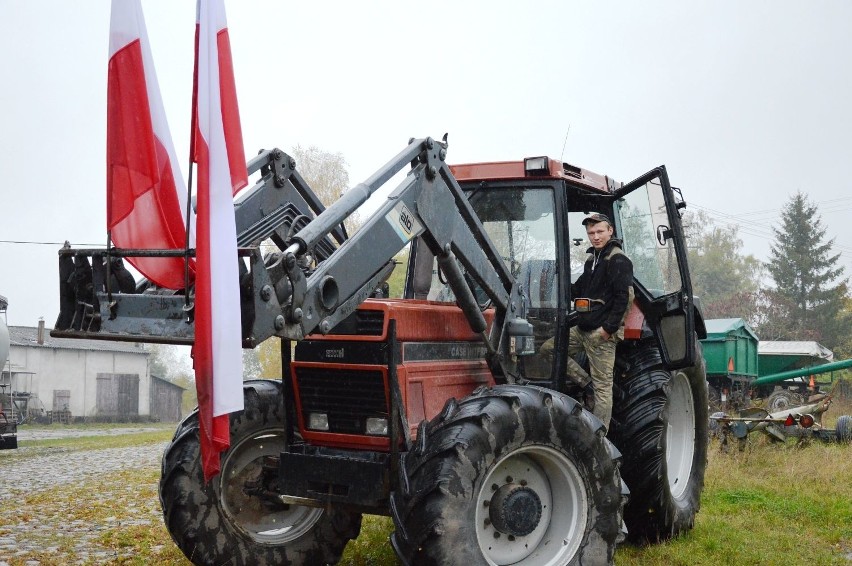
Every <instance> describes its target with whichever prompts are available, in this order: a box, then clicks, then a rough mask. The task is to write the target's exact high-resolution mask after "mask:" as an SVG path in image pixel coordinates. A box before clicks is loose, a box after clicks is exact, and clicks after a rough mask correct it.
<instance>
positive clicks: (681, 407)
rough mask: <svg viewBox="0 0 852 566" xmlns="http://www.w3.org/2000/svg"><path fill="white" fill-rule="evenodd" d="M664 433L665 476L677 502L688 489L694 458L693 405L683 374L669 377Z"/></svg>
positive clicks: (686, 378) (690, 388) (685, 377)
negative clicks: (666, 421) (669, 384)
mask: <svg viewBox="0 0 852 566" xmlns="http://www.w3.org/2000/svg"><path fill="white" fill-rule="evenodd" d="M668 416H669V418H668V428H667V430H666V475H667V476H668V480H669V491H670V492H671V494H672V496H673V497H674V498H675V499H680V498H681V497H682V496H683V494H684V493H685V492H686V489H687V487H688V486H689V476H690V475H691V474H692V461H693V457H694V455H695V401H694V400H693V397H692V387H691V386H690V384H689V378H688V377H687V376H686V374H685V373H683V372H682V371H679V372H677V373H675V374H674V375H673V376H672V381H671V390H670V392H669V406H668Z"/></svg>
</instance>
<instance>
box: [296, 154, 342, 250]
mask: <svg viewBox="0 0 852 566" xmlns="http://www.w3.org/2000/svg"><path fill="white" fill-rule="evenodd" d="M292 154H293V158H294V159H295V160H296V171H298V172H299V174H300V175H301V176H302V178H304V179H305V181H307V183H308V186H310V187H311V190H313V191H314V192H315V193H316V195H317V196H318V197H319V199H320V200H321V201H322V203H323V204H324V205H325V206H330V205H331V204H332V203H334V202H335V201H336V200H337V199H339V198H340V197H341V196H342V195H343V193H345V192H346V189H348V188H349V171H348V170H347V169H346V159H344V157H343V154H342V153H339V152H338V153H330V152H328V151H325V150H323V149H320V148H318V147H317V146H315V145H312V146H310V147H302V146H301V145H297V146H295V147H294V148H293V149H292ZM344 224H345V225H346V230H347V231H348V232H349V233H350V234H352V233H353V232H354V231H355V230H356V229H357V228H358V217H357V213H356V214H355V215H353V217H352V218H349V219H347V220H346V221H344Z"/></svg>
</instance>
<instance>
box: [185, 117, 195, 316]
mask: <svg viewBox="0 0 852 566" xmlns="http://www.w3.org/2000/svg"><path fill="white" fill-rule="evenodd" d="M193 120H194V118H193ZM191 144H192V142H190V145H191ZM191 217H192V157H190V158H189V180H188V182H187V186H186V245H185V246H184V248H183V282H184V286H183V311H184V313H185V314H186V321H187V322H190V321H191V320H192V303H191V302H190V300H189V233H190V226H191V225H190V219H191Z"/></svg>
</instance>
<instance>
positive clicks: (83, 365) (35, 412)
mask: <svg viewBox="0 0 852 566" xmlns="http://www.w3.org/2000/svg"><path fill="white" fill-rule="evenodd" d="M9 334H10V338H11V347H10V352H9V364H7V365H6V367H5V368H4V372H3V374H2V375H0V386H2V387H3V391H4V393H6V394H7V395H9V394H10V393H11V395H12V397H13V398H14V399H16V401H17V404H18V405H19V406H22V405H24V404H26V405H27V408H28V414H29V416H30V417H34V416H45V415H47V414H48V412H49V411H64V410H68V411H70V412H71V417H72V418H79V417H86V418H97V419H98V420H120V421H125V420H136V419H139V418H141V419H143V420H144V419H147V418H149V417H150V415H151V392H152V389H153V388H152V383H151V372H150V368H149V361H148V357H149V352H148V351H147V350H145V349H144V348H143V347H142V345H141V344H134V343H124V342H110V341H102V340H72V339H67V338H51V337H50V335H49V331H48V330H47V329H45V328H44V325H43V323H40V325H39V327H38V328H32V327H25V326H10V327H9Z"/></svg>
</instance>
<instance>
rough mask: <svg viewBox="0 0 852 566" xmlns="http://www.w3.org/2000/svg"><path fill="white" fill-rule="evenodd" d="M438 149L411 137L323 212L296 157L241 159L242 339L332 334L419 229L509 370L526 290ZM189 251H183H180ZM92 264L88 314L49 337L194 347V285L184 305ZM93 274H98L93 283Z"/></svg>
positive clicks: (498, 361)
mask: <svg viewBox="0 0 852 566" xmlns="http://www.w3.org/2000/svg"><path fill="white" fill-rule="evenodd" d="M446 152H447V144H446V143H445V142H438V141H435V140H433V139H431V138H426V139H419V140H412V141H411V142H410V143H409V145H408V147H406V148H405V149H404V150H403V151H401V152H400V153H399V154H397V155H396V156H395V157H394V158H393V159H391V160H390V161H389V162H388V163H386V164H385V165H384V166H383V167H382V168H380V169H379V170H378V171H376V172H375V173H374V174H373V175H372V176H371V177H369V178H368V179H367V180H366V181H364V182H363V183H361V184H359V185H357V186H355V187H353V188H352V189H350V190H349V191H347V192H346V193H345V194H344V195H343V196H342V197H341V198H340V199H339V200H338V201H336V202H335V203H334V204H332V205H331V206H329V207H328V208H324V207H323V205H322V203H321V202H320V200H319V199H318V198H317V197H316V195H315V194H314V193H313V191H311V189H310V188H309V187H308V186H307V184H306V183H305V182H304V180H303V179H302V178H301V176H300V175H299V174H298V173H297V172H296V171H295V164H294V162H293V160H292V159H291V158H290V157H289V156H287V155H286V154H284V153H283V152H281V151H280V150H270V151H263V152H261V153H260V154H259V155H258V156H257V157H256V158H255V159H253V160H252V161H250V162H249V163H248V166H247V167H248V170H249V173H250V174H251V173H255V172H260V173H261V177H260V180H259V181H258V182H257V183H256V184H255V185H254V186H253V187H251V188H250V189H249V190H247V191H246V192H245V193H244V194H243V195H241V196H240V198H239V199H238V200H237V201H236V202H235V214H236V220H237V222H236V224H237V241H238V245H239V246H241V247H240V255H241V256H242V257H244V258H247V263H248V265H246V263H245V261H240V269H241V281H240V290H241V306H242V327H243V345H244V346H245V347H254V346H256V345H257V344H260V343H261V342H263V341H264V340H266V339H267V338H269V337H271V336H280V337H282V338H287V339H290V340H302V339H304V338H305V337H306V336H307V335H309V334H311V333H316V332H319V333H323V334H327V333H329V332H330V331H331V330H332V329H333V328H334V327H335V325H337V324H338V323H339V322H341V321H342V320H343V319H345V318H346V317H347V316H349V315H350V314H352V312H353V311H354V310H355V309H356V308H357V307H358V305H360V304H361V303H362V302H363V301H364V300H365V299H367V298H368V297H369V296H370V295H371V294H372V293H373V292H374V291H375V289H376V288H377V287H378V286H379V285H380V284H381V283H382V282H383V281H385V280H386V279H387V278H388V276H389V275H390V273H391V272H392V270H393V267H394V261H393V257H394V256H395V255H396V254H397V253H398V252H399V251H400V250H402V249H403V248H404V247H405V246H406V245H407V244H408V243H409V242H410V241H411V240H412V239H413V238H415V237H418V236H419V237H420V241H422V242H423V243H424V244H425V246H426V247H427V248H428V252H429V253H431V254H432V255H434V256H435V257H436V258H437V261H438V266H439V269H440V270H441V272H442V273H443V274H444V275H445V276H446V278H447V282H448V284H449V286H450V288H451V289H452V291H453V293H454V295H455V297H456V301H457V303H458V305H459V307H460V308H461V309H462V311H463V312H464V314H465V316H466V318H467V320H468V322H469V323H470V326H471V328H472V329H473V330H474V332H475V333H477V334H479V335H481V336H482V340H483V342H484V343H485V345H486V347H487V350H488V352H489V357H490V359H491V361H492V362H494V363H492V366H493V367H495V369H497V367H496V366H502V367H501V368H500V369H499V371H498V373H500V374H502V375H504V376H511V375H514V374H515V373H516V372H515V369H514V361H513V360H514V358H515V356H516V355H518V354H523V353H527V352H528V351H529V350H530V349H531V347H532V341H531V334H532V330H531V327H530V326H529V324H528V323H527V322H526V320H525V316H526V314H525V313H526V307H527V305H526V302H525V299H524V294H523V289H521V288H520V287H519V286H518V285H517V283H516V282H515V280H514V278H513V277H512V275H511V273H510V271H509V269H508V267H507V266H506V265H505V263H504V262H503V260H502V259H501V257H500V255H499V253H498V252H497V250H496V248H495V247H494V245H493V243H492V242H491V241H490V239H489V238H488V236H487V235H486V233H485V230H484V228H483V227H482V224H481V223H480V221H479V219H478V218H477V216H476V214H475V213H474V211H473V209H472V208H471V206H470V204H469V203H468V201H467V199H466V197H465V194H464V193H463V191H462V190H461V188H460V187H459V185H458V183H457V182H456V180H455V178H454V177H453V174H452V173H451V171H450V168H449V166H447V164H446V163H445V158H446ZM406 167H410V170H409V171H408V173H407V175H406V176H405V178H404V179H403V181H402V182H401V183H400V184H399V186H397V187H396V189H395V190H394V191H393V192H392V193H391V194H390V196H389V197H388V198H387V200H386V201H385V202H384V203H383V204H382V205H381V206H380V207H379V208H378V209H377V210H376V211H375V212H374V213H373V214H372V215H371V216H370V217H369V218H368V220H367V221H366V222H365V224H364V225H363V227H362V228H361V229H360V230H359V231H358V232H357V233H356V234H355V235H354V236H352V237H349V238H347V235H346V232H345V229H344V228H343V222H344V221H345V220H346V219H348V218H350V217H351V216H352V214H353V213H354V212H355V211H356V210H357V209H358V208H359V207H360V206H361V205H362V204H364V202H366V201H367V199H368V198H369V197H370V196H371V195H372V194H373V193H375V192H376V191H377V190H378V189H379V188H380V187H382V186H384V185H385V184H386V183H387V182H388V181H390V180H391V179H392V178H393V177H394V176H396V175H397V173H399V172H401V171H402V170H403V169H404V168H406ZM267 238H270V239H272V241H273V242H274V243H275V244H276V246H277V247H278V251H276V252H273V253H270V254H266V255H264V254H262V253H261V249H260V247H259V246H260V243H261V242H262V241H264V240H266V239H267ZM184 253H185V252H184V250H119V249H107V250H91V249H88V250H73V249H63V250H60V264H62V262H63V261H65V262H68V261H70V260H71V258H74V261H75V262H77V263H80V264H85V265H82V266H80V268H82V269H86V266H87V265H88V263H87V261H86V262H83V261H81V259H82V258H88V257H92V259H93V265H95V264H97V265H99V264H100V262H101V261H103V260H102V259H101V257H106V258H107V259H108V261H107V262H106V263H107V265H110V261H109V260H111V259H112V258H115V257H129V256H133V255H140V256H142V255H148V256H150V255H154V256H156V255H160V256H167V255H171V256H174V255H183V254H184ZM193 254H194V250H189V252H188V255H193ZM99 256H100V257H99ZM93 271H94V277H91V278H90V280H93V281H94V283H95V284H94V286H93V292H91V293H90V296H89V297H88V298H86V297H84V298H83V299H81V298H80V297H78V301H77V303H78V311H79V310H80V309H79V304H80V303H81V301H82V302H83V303H84V304H85V305H86V307H87V308H88V309H89V311H88V312H89V315H88V316H86V314H85V312H84V313H83V314H79V313H78V316H76V317H75V319H74V322H72V323H71V325H70V328H59V327H58V325H57V328H56V329H55V330H54V331H53V332H52V335H54V336H61V337H81V338H101V339H106V340H128V341H136V342H157V343H170V344H192V343H193V341H194V325H193V324H192V322H193V312H192V302H191V298H192V289H190V294H189V296H190V300H189V301H188V300H187V299H186V297H185V296H184V295H183V294H181V293H162V292H157V291H154V292H148V293H142V294H120V293H116V292H115V289H112V288H110V286H109V285H108V283H109V281H110V277H109V275H108V274H107V276H106V277H105V278H104V277H103V276H102V275H101V276H100V277H99V275H98V269H97V268H95V269H94V270H93ZM467 278H469V279H471V280H472V281H473V282H475V283H476V285H478V286H479V288H480V289H481V290H482V291H483V292H484V293H485V294H486V295H487V296H488V298H489V299H490V301H491V304H492V306H493V308H494V309H495V317H494V323H493V325H492V327H491V329H490V332H488V330H489V329H488V328H487V324H486V321H485V317H484V316H483V314H482V310H481V307H480V305H479V303H478V302H477V300H476V298H475V297H474V294H473V291H472V290H471V287H470V285H469V283H468V281H467ZM100 280H104V281H103V284H102V285H99V284H98V282H99V281H100ZM86 301H89V302H86ZM85 310H86V309H85V308H84V309H83V311H85ZM60 318H62V317H61V316H60Z"/></svg>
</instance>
